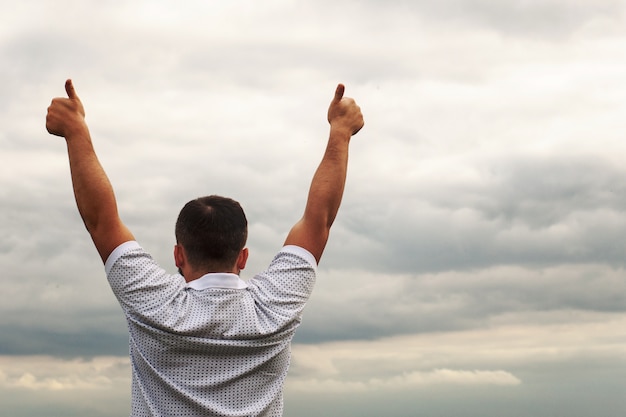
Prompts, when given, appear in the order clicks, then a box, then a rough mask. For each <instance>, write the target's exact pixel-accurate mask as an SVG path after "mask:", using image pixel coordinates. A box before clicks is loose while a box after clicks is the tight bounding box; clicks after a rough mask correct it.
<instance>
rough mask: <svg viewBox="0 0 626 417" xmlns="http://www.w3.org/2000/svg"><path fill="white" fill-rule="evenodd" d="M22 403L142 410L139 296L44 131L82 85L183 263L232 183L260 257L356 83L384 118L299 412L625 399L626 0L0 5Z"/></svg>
mask: <svg viewBox="0 0 626 417" xmlns="http://www.w3.org/2000/svg"><path fill="white" fill-rule="evenodd" d="M0 16H1V18H0V23H1V24H0V62H1V63H2V64H1V65H0V79H1V80H2V83H1V84H0V92H1V94H0V158H1V162H2V163H1V164H0V204H1V214H2V215H1V216H0V230H1V232H2V233H1V236H2V237H1V238H0V266H1V267H2V271H3V279H2V280H0V294H1V295H2V302H1V303H0V404H1V407H2V415H6V416H11V417H26V416H34V415H46V416H51V417H56V416H59V417H60V416H70V417H71V416H85V415H89V416H93V417H113V416H122V415H126V414H128V411H129V403H130V370H129V363H128V358H127V346H128V341H127V334H126V326H125V323H124V320H123V317H122V313H121V311H120V309H119V307H118V305H117V303H116V301H115V299H114V297H113V295H112V294H111V291H110V289H109V288H108V285H107V283H106V279H105V274H104V269H103V267H102V265H101V263H100V260H99V257H98V255H97V253H96V251H95V249H94V248H93V247H92V245H91V242H90V240H89V236H88V234H87V233H86V231H85V230H84V227H83V225H82V222H81V220H80V217H79V216H78V214H77V211H76V208H75V205H74V200H73V194H72V189H71V183H70V177H69V169H68V164H67V155H66V149H65V144H64V141H63V140H62V139H60V138H57V137H52V136H50V135H48V134H47V132H46V130H45V114H46V109H47V107H48V105H49V103H50V100H51V99H52V98H53V97H55V96H62V95H64V94H65V92H64V89H63V84H64V81H65V79H66V78H72V79H73V80H74V85H75V86H76V89H77V92H78V94H79V96H80V97H81V98H82V100H83V103H84V105H85V108H86V112H87V121H88V123H89V126H90V129H91V133H92V136H93V140H94V143H95V147H96V150H97V152H98V154H99V157H100V159H101V162H102V163H103V165H104V167H105V169H106V170H107V172H108V174H109V176H110V178H111V181H112V183H113V185H114V188H115V190H116V194H117V197H118V200H119V206H120V212H121V215H122V218H123V220H124V221H125V223H127V225H128V226H129V227H130V229H131V230H132V231H133V233H134V234H135V236H136V238H137V239H138V241H139V242H140V243H141V244H142V245H143V246H144V247H145V248H146V249H147V250H149V251H150V252H151V253H152V254H153V255H154V257H155V258H156V259H157V260H158V261H159V262H161V263H162V265H163V266H164V267H165V268H166V269H168V270H170V271H172V272H174V271H175V267H174V264H173V258H172V250H173V245H174V237H173V230H174V221H175V219H176V216H177V214H178V211H179V210H180V208H181V207H182V205H183V204H184V203H186V202H187V201H188V200H190V199H192V198H195V197H198V196H201V195H207V194H222V195H227V196H230V197H232V198H235V199H237V200H239V201H240V202H241V203H242V205H243V206H244V209H245V210H246V212H247V215H248V220H249V223H250V232H249V235H250V238H249V242H248V243H249V247H250V251H251V258H250V261H249V264H248V268H247V269H246V270H245V271H244V272H243V277H244V278H250V277H252V276H253V275H254V273H255V272H256V271H258V270H260V269H261V268H263V267H265V265H266V264H267V263H268V262H269V261H270V260H271V258H272V257H273V255H274V253H275V252H276V251H277V250H278V249H279V248H280V246H281V244H282V242H283V240H284V238H285V236H286V233H287V231H288V230H289V228H290V227H291V225H292V224H293V223H294V222H295V221H296V220H297V219H298V218H299V217H300V215H301V213H302V210H303V208H304V203H305V198H306V192H307V188H308V184H309V182H310V179H311V176H312V174H313V172H314V170H315V168H316V166H317V164H318V162H319V160H320V158H321V155H322V152H323V149H324V146H325V142H326V139H327V135H328V125H327V122H326V110H327V107H328V104H329V102H330V100H331V98H332V95H333V92H334V89H335V87H336V85H337V83H339V82H342V83H344V84H345V85H346V95H347V96H350V97H354V98H355V99H356V100H357V103H359V105H360V106H361V108H362V111H363V114H364V116H365V121H366V123H365V127H364V128H363V130H362V131H361V132H360V133H359V134H358V135H357V136H355V137H354V139H353V141H352V142H351V155H350V167H349V175H348V182H347V187H346V193H345V196H344V201H343V206H342V208H341V210H340V213H339V216H338V218H337V220H336V223H335V226H334V228H333V231H332V233H331V240H330V243H329V245H328V247H327V250H326V252H325V254H324V258H323V259H322V262H321V265H320V271H319V278H318V283H317V286H316V289H315V292H314V294H313V297H312V299H311V301H310V304H309V305H308V307H307V310H306V311H305V317H304V321H303V325H302V326H301V328H300V329H299V332H298V334H297V336H296V339H295V342H294V345H293V360H292V367H291V370H290V374H289V377H288V379H287V383H286V394H285V396H286V405H285V416H286V417H313V416H316V417H317V416H328V417H334V416H342V417H374V416H376V417H379V416H388V417H414V416H418V415H419V416H427V417H435V416H442V417H451V416H459V417H537V416H567V417H588V416H590V415H594V416H598V417H615V416H617V415H623V414H624V409H626V397H625V396H624V394H623V393H624V388H625V385H626V311H625V310H626V284H625V282H626V280H625V278H626V271H625V269H624V268H625V259H626V242H625V237H626V181H625V178H626V141H625V140H624V135H625V133H626V117H625V115H626V16H625V6H624V3H623V1H621V0H576V1H574V0H526V1H518V0H384V1H383V0H364V1H360V2H357V1H343V0H333V1H330V0H316V1H312V0H311V1H308V0H305V1H295V0H265V1H253V0H247V1H245V0H231V1H220V2H217V1H195V0H194V1H191V0H190V1H184V2H174V1H156V0H153V1H147V0H145V1H122V0H99V1H93V0H83V1H78V0H76V1H66V0H55V1H45V0H23V1H19V2H17V1H8V0H0Z"/></svg>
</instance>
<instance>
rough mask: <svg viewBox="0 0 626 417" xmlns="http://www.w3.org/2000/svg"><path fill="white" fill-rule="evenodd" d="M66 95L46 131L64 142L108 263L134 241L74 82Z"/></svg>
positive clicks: (83, 210) (77, 191)
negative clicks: (98, 153)
mask: <svg viewBox="0 0 626 417" xmlns="http://www.w3.org/2000/svg"><path fill="white" fill-rule="evenodd" d="M65 91H66V92H67V98H65V97H59V98H55V99H54V100H52V104H51V105H50V107H49V108H48V115H47V117H46V129H47V130H48V132H49V133H51V134H53V135H55V136H62V137H64V138H65V141H66V143H67V153H68V157H69V162H70V171H71V175H72V186H73V188H74V197H75V198H76V205H77V207H78V211H79V213H80V215H81V217H82V219H83V222H84V223H85V226H86V227H87V230H88V231H89V233H90V234H91V238H92V240H93V242H94V244H95V246H96V249H97V250H98V253H99V254H100V257H101V258H102V262H105V261H106V260H107V258H108V256H109V255H110V254H111V252H112V251H113V250H114V249H115V248H116V247H117V246H119V245H120V244H122V243H124V242H128V241H131V240H134V237H133V235H132V233H131V232H130V231H129V230H128V228H127V227H126V226H125V225H124V224H123V223H122V221H121V220H120V218H119V216H118V212H117V202H116V200H115V194H114V193H113V187H112V186H111V183H110V182H109V179H108V177H107V175H106V173H105V172H104V169H103V168H102V165H100V161H99V160H98V157H97V156H96V153H95V151H94V148H93V144H92V142H91V136H90V134H89V129H88V128H87V124H86V123H85V110H84V108H83V104H82V102H81V101H80V99H79V98H78V95H77V94H76V90H75V89H74V85H73V84H72V81H71V80H67V81H66V83H65Z"/></svg>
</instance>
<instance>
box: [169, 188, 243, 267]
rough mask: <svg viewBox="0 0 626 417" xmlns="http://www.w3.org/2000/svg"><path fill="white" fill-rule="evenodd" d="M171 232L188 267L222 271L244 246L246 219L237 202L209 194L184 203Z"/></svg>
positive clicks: (232, 263) (235, 258)
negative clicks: (184, 256)
mask: <svg viewBox="0 0 626 417" xmlns="http://www.w3.org/2000/svg"><path fill="white" fill-rule="evenodd" d="M175 233H176V242H177V243H178V244H180V245H182V247H183V248H184V249H185V254H186V255H187V260H188V262H189V264H190V265H191V266H193V267H194V268H203V269H206V270H207V272H226V271H229V270H230V269H231V268H232V267H233V266H234V265H235V263H236V261H237V257H238V256H239V252H241V250H242V249H243V248H244V246H245V245H246V240H247V238H248V220H247V219H246V215H245V213H244V212H243V209H242V208H241V205H240V204H239V203H238V202H237V201H235V200H233V199H230V198H227V197H221V196H217V195H211V196H207V197H200V198H197V199H195V200H191V201H190V202H188V203H187V204H185V206H184V207H183V208H182V210H181V211H180V214H179V215H178V219H177V220H176V231H175Z"/></svg>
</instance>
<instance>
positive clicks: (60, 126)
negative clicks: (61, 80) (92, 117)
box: [46, 80, 87, 138]
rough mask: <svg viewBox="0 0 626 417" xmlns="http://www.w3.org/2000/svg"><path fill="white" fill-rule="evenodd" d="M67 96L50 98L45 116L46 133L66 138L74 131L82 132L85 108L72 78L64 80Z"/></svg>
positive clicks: (85, 127) (84, 127)
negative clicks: (50, 101)
mask: <svg viewBox="0 0 626 417" xmlns="http://www.w3.org/2000/svg"><path fill="white" fill-rule="evenodd" d="M65 91H66V93H67V98H65V97H58V98H55V99H53V100H52V103H51V104H50V107H48V115H47V116H46V129H47V130H48V133H51V134H53V135H56V136H62V137H64V138H68V136H71V135H72V134H75V133H80V132H84V131H85V130H86V129H87V125H86V124H85V109H84V107H83V103H81V101H80V99H79V98H78V95H77V94H76V90H75V89H74V85H73V84H72V80H67V81H66V82H65Z"/></svg>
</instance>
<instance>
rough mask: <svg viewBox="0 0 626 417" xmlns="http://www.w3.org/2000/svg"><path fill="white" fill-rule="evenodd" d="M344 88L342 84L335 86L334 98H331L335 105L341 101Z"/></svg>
mask: <svg viewBox="0 0 626 417" xmlns="http://www.w3.org/2000/svg"><path fill="white" fill-rule="evenodd" d="M345 89H346V87H345V86H344V85H343V84H339V85H338V86H337V89H336V90H335V98H333V102H335V103H339V102H340V101H341V99H342V98H343V92H344V91H345Z"/></svg>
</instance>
